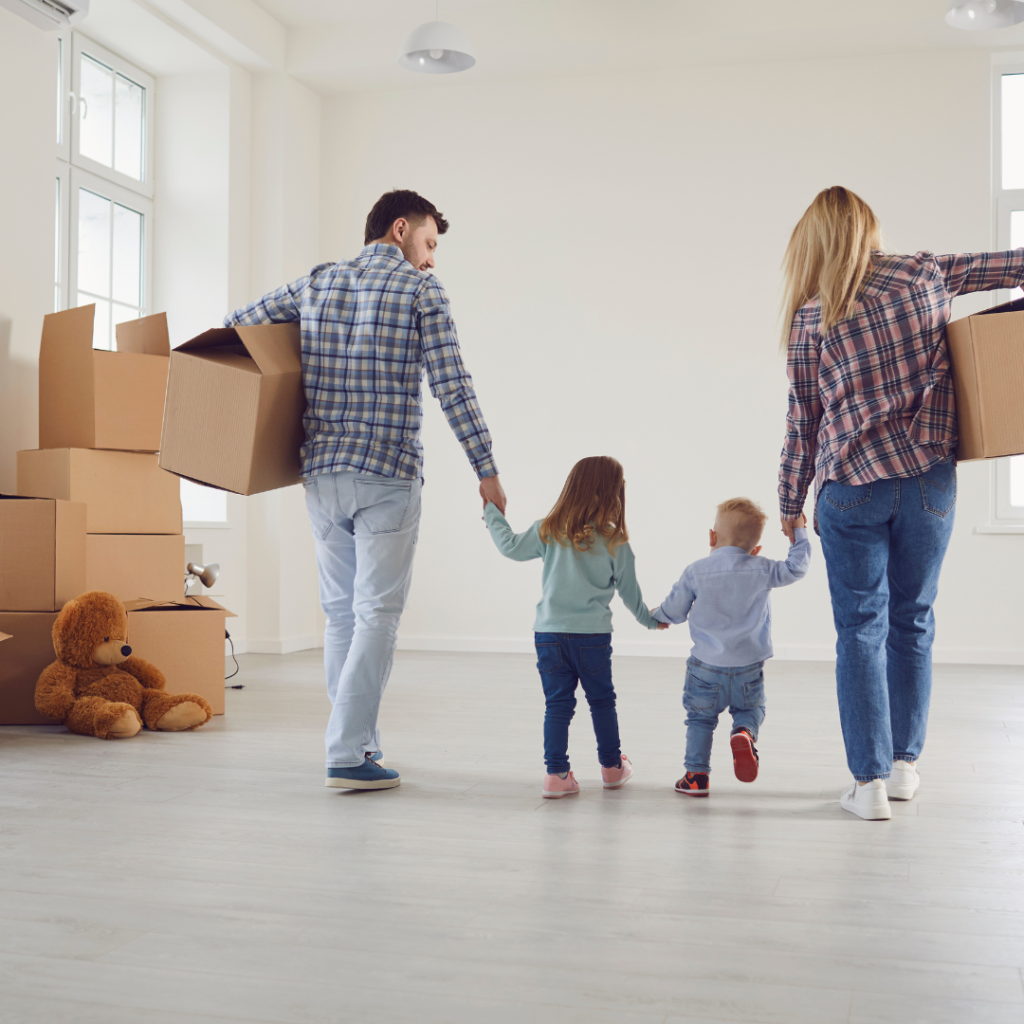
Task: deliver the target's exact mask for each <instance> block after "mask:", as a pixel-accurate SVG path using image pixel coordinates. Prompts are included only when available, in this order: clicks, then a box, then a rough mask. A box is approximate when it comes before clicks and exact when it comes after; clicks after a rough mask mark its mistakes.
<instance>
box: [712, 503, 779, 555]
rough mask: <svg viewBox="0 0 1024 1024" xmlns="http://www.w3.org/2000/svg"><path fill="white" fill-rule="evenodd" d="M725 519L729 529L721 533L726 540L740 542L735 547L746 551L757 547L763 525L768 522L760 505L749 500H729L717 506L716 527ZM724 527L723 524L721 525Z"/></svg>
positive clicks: (724, 529)
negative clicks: (724, 535)
mask: <svg viewBox="0 0 1024 1024" xmlns="http://www.w3.org/2000/svg"><path fill="white" fill-rule="evenodd" d="M726 518H727V519H728V527H729V528H730V529H726V528H723V530H722V533H725V534H727V536H726V537H725V539H726V540H736V541H742V543H741V544H738V545H737V547H744V548H747V549H750V548H755V547H757V542H758V541H759V540H760V539H761V534H762V532H763V531H764V524H765V523H766V522H768V517H767V516H766V515H765V514H764V510H763V509H762V508H761V506H760V505H758V504H756V503H755V502H753V501H751V500H750V499H749V498H729V499H728V500H727V501H723V502H722V504H721V505H719V506H718V509H717V516H716V518H715V523H716V525H717V524H718V523H719V522H720V521H721V520H722V519H726ZM724 526H725V524H723V527H724Z"/></svg>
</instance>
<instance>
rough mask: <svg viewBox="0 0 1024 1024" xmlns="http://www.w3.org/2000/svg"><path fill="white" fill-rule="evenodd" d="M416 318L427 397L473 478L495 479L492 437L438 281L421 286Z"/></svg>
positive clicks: (495, 467)
mask: <svg viewBox="0 0 1024 1024" xmlns="http://www.w3.org/2000/svg"><path fill="white" fill-rule="evenodd" d="M416 315H417V320H418V323H419V329H420V344H421V345H422V348H423V363H424V366H425V367H426V372H427V381H428V383H429V385H430V393H431V394H432V395H433V396H434V398H436V399H437V400H438V402H440V404H441V408H442V410H443V411H444V414H445V416H446V417H447V419H448V425H449V426H450V427H451V428H452V432H453V433H454V434H455V436H456V438H458V441H459V443H460V444H461V445H462V448H463V450H464V451H465V453H466V457H467V458H468V459H469V461H470V464H471V465H472V466H473V469H474V470H475V471H476V475H477V476H478V477H480V478H483V477H486V476H497V475H498V467H497V466H496V465H495V463H494V458H493V456H492V454H491V435H490V432H489V431H488V429H487V424H486V423H485V422H484V417H483V413H482V412H481V411H480V405H479V403H478V402H477V399H476V392H475V391H474V390H473V378H472V377H471V376H470V375H469V372H468V371H467V370H466V367H465V366H464V365H463V362H462V352H461V351H460V349H459V339H458V336H457V335H456V333H455V322H454V320H452V315H451V310H450V308H449V305H448V296H447V295H446V294H445V291H444V288H442V287H441V284H440V282H438V281H437V280H435V279H431V280H430V281H428V282H427V283H426V285H425V286H424V288H423V290H422V292H421V293H420V295H419V297H418V299H417V304H416Z"/></svg>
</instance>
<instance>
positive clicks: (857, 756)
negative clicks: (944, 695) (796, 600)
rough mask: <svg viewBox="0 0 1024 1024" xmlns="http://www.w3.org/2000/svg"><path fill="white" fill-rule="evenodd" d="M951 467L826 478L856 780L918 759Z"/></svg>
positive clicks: (825, 532)
mask: <svg viewBox="0 0 1024 1024" xmlns="http://www.w3.org/2000/svg"><path fill="white" fill-rule="evenodd" d="M955 508H956V466H955V464H954V463H952V462H944V463H941V464H940V465H938V466H935V467H933V468H932V469H930V470H929V471H928V472H927V473H925V474H923V475H922V476H916V477H901V478H897V479H892V480H877V481H875V482H874V483H870V484H862V485H858V486H852V485H849V484H840V483H836V482H835V481H834V480H830V481H828V482H827V483H826V484H825V486H824V488H823V489H822V492H821V495H820V497H819V499H818V529H819V532H820V534H821V547H822V551H823V552H824V555H825V564H826V566H827V567H828V585H829V590H830V591H831V594H832V614H833V617H834V618H835V624H836V633H837V635H838V636H837V640H836V657H837V660H836V689H837V691H838V695H839V719H840V722H841V723H842V727H843V739H844V741H845V743H846V760H847V763H848V764H849V766H850V771H851V772H852V773H853V776H854V778H856V779H859V780H864V781H866V780H869V779H886V778H888V777H889V773H890V771H891V770H892V762H893V759H894V758H896V759H900V760H904V761H916V760H917V758H918V756H919V755H920V753H921V748H922V747H923V746H924V739H925V732H926V730H927V727H928V705H929V701H930V699H931V690H932V640H933V639H934V636H935V613H934V612H933V610H932V605H933V604H934V602H935V597H936V594H937V593H938V589H939V570H940V569H941V568H942V559H943V557H944V555H945V554H946V547H947V546H948V544H949V537H950V534H951V533H952V531H953V516H954V512H955Z"/></svg>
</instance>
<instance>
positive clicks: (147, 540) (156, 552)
mask: <svg viewBox="0 0 1024 1024" xmlns="http://www.w3.org/2000/svg"><path fill="white" fill-rule="evenodd" d="M85 554H86V558H85V583H86V590H105V591H107V592H108V593H110V594H113V595H114V596H115V597H118V598H120V599H121V600H122V601H135V600H137V599H139V598H146V599H147V600H150V601H174V600H176V599H177V598H179V597H181V596H182V594H183V593H184V590H185V538H184V537H183V536H182V535H181V534H180V533H179V534H178V535H177V536H165V535H161V534H145V533H143V534H138V533H90V534H88V535H87V536H86V538H85Z"/></svg>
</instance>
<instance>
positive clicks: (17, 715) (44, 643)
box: [0, 612, 57, 725]
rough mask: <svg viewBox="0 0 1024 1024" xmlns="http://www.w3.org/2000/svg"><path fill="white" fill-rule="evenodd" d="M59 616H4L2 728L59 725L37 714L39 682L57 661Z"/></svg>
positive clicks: (0, 619)
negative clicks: (55, 627)
mask: <svg viewBox="0 0 1024 1024" xmlns="http://www.w3.org/2000/svg"><path fill="white" fill-rule="evenodd" d="M56 621H57V613H56V612H0V638H3V637H6V639H3V640H0V725H56V724H57V723H56V722H54V721H53V719H52V718H47V717H46V716H45V715H41V714H39V712H38V711H36V680H37V679H38V678H39V676H40V674H41V673H42V671H43V669H44V668H46V666H47V665H50V664H52V663H53V662H54V661H55V660H56V655H55V654H54V653H53V635H52V630H53V624H54V622H56Z"/></svg>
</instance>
